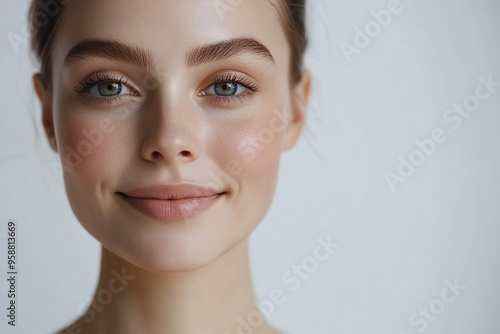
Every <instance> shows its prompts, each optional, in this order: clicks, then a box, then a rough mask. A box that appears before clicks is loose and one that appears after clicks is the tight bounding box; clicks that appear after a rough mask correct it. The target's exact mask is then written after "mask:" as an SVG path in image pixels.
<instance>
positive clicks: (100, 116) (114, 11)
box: [36, 0, 308, 271]
mask: <svg viewBox="0 0 500 334" xmlns="http://www.w3.org/2000/svg"><path fill="white" fill-rule="evenodd" d="M271 2H272V1H269V0H259V1H220V0H217V1H215V0H214V1H207V0H183V1H164V0H148V1H131V0H129V1H123V0H109V1H106V2H102V1H70V2H68V4H67V5H65V6H67V7H66V8H65V9H64V11H63V16H62V21H61V26H59V27H58V33H57V37H56V39H55V41H54V48H53V52H52V67H53V72H52V73H53V84H52V89H53V91H51V92H48V94H43V93H42V92H41V91H40V85H39V83H36V85H37V92H38V93H39V95H40V98H41V99H42V105H43V119H44V126H45V128H46V131H47V134H48V137H49V142H50V143H51V145H52V147H53V148H54V149H55V150H57V151H58V152H59V154H60V157H61V162H62V164H63V169H64V181H65V187H66V192H67V195H68V199H69V202H70V205H71V207H72V209H73V211H74V213H75V215H76V217H77V218H78V220H79V221H80V222H81V224H82V225H83V226H84V228H85V229H86V230H87V231H88V232H89V233H90V234H91V235H93V236H94V237H95V238H96V239H97V240H99V241H100V242H101V243H102V244H103V246H104V247H106V248H108V249H109V250H111V251H112V252H114V253H116V254H118V255H119V256H121V257H122V258H124V259H126V260H128V261H129V262H131V263H133V264H135V265H137V266H139V267H142V268H145V269H148V270H152V271H185V270H191V269H196V268H199V267H202V266H204V265H206V264H208V263H210V262H211V261H213V260H214V259H216V258H218V257H219V256H221V255H222V254H224V253H225V252H227V251H228V250H230V249H231V248H232V247H234V246H235V245H237V244H238V243H239V242H241V241H242V240H243V239H245V238H246V237H247V236H248V235H249V234H250V233H251V232H252V231H253V230H254V228H255V227H256V226H257V224H258V223H259V222H260V221H261V220H262V218H263V217H264V215H265V214H266V212H267V211H268V209H269V206H270V204H271V202H272V198H273V195H274V191H275V187H276V181H277V173H278V167H279V162H280V156H281V152H283V151H285V150H287V149H290V148H291V147H293V146H294V144H295V142H296V140H297V138H298V137H299V134H300V132H301V128H302V125H303V111H304V107H303V105H304V103H301V102H297V103H296V100H295V98H294V97H297V101H302V102H303V101H304V96H305V95H307V94H305V93H304V92H306V91H307V90H308V89H306V88H304V87H305V85H304V84H299V85H297V86H295V87H294V88H292V89H291V88H290V86H289V61H290V60H289V57H290V51H289V45H288V43H287V40H286V37H285V34H284V32H283V28H282V26H281V21H280V20H279V17H278V13H277V12H276V9H275V7H274V6H273V5H272V4H271ZM274 4H276V2H274ZM89 40H98V41H93V42H92V43H83V44H80V43H81V42H83V41H89ZM75 46H76V47H75ZM42 94H43V95H42ZM301 94H302V95H301ZM301 96H302V100H301ZM181 182H187V183H191V184H197V185H201V186H205V187H209V188H210V189H212V190H213V191H214V192H216V193H218V194H220V195H217V196H215V197H211V198H210V199H209V200H208V199H202V200H199V201H195V202H189V201H187V204H186V203H184V204H182V203H181V202H180V201H179V202H177V204H174V205H173V206H174V209H173V212H174V213H175V214H173V213H172V211H169V209H168V208H169V207H170V206H169V205H171V203H172V202H171V203H170V204H168V203H167V201H166V199H163V200H151V199H149V200H148V199H138V197H147V196H139V195H137V196H136V198H133V199H132V200H130V198H132V197H133V196H128V195H132V194H133V192H132V190H134V189H137V188H142V187H149V186H155V185H169V184H174V183H181ZM127 194H128V195H127ZM205 202H209V203H210V204H211V205H210V206H208V207H204V208H205V210H195V211H189V210H190V209H192V207H193V206H196V204H200V203H202V204H203V203H205ZM202 206H203V205H202ZM141 208H142V209H141ZM148 212H149V214H148ZM151 212H152V213H151ZM193 212H195V213H196V214H195V213H193ZM187 214H189V216H188V215H187ZM162 217H163V218H162Z"/></svg>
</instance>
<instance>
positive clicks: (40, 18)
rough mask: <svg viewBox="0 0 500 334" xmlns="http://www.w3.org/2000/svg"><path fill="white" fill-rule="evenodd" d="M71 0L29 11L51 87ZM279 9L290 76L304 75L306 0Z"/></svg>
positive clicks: (41, 2)
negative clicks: (56, 44) (55, 48)
mask: <svg viewBox="0 0 500 334" xmlns="http://www.w3.org/2000/svg"><path fill="white" fill-rule="evenodd" d="M69 1H70V0H49V1H47V0H33V1H32V2H31V5H30V8H29V12H28V22H29V31H30V47H31V51H32V52H33V53H34V55H35V56H36V59H37V61H38V62H39V63H40V75H41V78H42V82H43V84H44V86H45V87H46V88H47V87H48V86H50V85H51V83H52V76H51V73H52V69H51V57H50V56H51V51H52V44H53V43H52V42H53V39H54V36H55V33H56V31H57V27H58V25H59V23H60V21H61V20H60V17H61V12H62V9H63V6H64V4H65V3H67V2H69ZM278 6H279V7H280V8H277V11H278V13H279V15H280V17H281V20H282V25H283V27H284V31H285V35H286V37H287V40H288V44H289V45H290V49H291V58H290V75H291V76H290V79H291V83H292V84H293V83H298V82H299V81H300V79H301V72H302V62H303V55H304V52H305V50H306V47H307V36H306V28H305V0H279V5H278Z"/></svg>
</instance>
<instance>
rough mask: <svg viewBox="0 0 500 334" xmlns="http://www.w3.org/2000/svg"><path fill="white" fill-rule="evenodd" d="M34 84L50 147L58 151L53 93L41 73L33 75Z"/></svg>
mask: <svg viewBox="0 0 500 334" xmlns="http://www.w3.org/2000/svg"><path fill="white" fill-rule="evenodd" d="M33 85H34V87H35V92H36V94H37V95H38V99H39V100H40V103H41V105H42V124H43V128H44V129H45V135H46V136H47V139H48V141H49V145H50V147H51V148H52V149H53V150H54V151H55V152H58V150H57V141H56V133H55V130H54V117H53V113H52V93H51V92H50V91H49V90H47V89H46V87H45V86H44V84H43V80H42V76H41V74H40V73H36V74H34V75H33Z"/></svg>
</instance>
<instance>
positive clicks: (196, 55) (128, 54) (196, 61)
mask: <svg viewBox="0 0 500 334" xmlns="http://www.w3.org/2000/svg"><path fill="white" fill-rule="evenodd" d="M245 53H247V54H254V55H257V56H259V57H261V58H263V59H264V60H266V61H268V62H270V63H272V64H274V63H275V61H274V57H273V56H272V54H271V52H270V51H269V49H268V48H267V47H265V46H264V45H263V44H261V43H259V42H258V41H257V40H255V39H253V38H232V39H228V40H223V41H220V42H216V43H211V44H205V45H202V46H198V47H195V48H192V49H190V50H189V51H188V52H187V54H186V57H185V65H186V66H187V67H188V68H191V67H195V66H199V65H201V64H204V63H208V62H215V61H220V60H225V59H228V58H231V57H234V56H237V55H241V54H245ZM93 57H100V58H107V59H111V60H119V61H123V62H126V63H131V64H134V65H137V66H139V67H142V68H144V69H146V70H148V71H154V69H155V66H154V60H153V58H154V57H153V54H152V53H151V52H150V51H147V50H144V49H142V48H140V47H136V46H132V45H129V44H126V43H123V42H120V41H116V40H110V39H86V40H83V41H81V42H79V43H77V44H76V45H75V46H73V47H72V48H71V49H70V50H69V52H68V54H67V55H66V57H65V58H64V62H63V64H64V66H69V65H71V64H73V63H75V62H78V61H83V60H86V59H89V58H93Z"/></svg>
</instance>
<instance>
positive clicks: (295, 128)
mask: <svg viewBox="0 0 500 334" xmlns="http://www.w3.org/2000/svg"><path fill="white" fill-rule="evenodd" d="M311 81H312V78H311V73H310V72H309V71H308V70H302V77H301V79H300V81H299V82H298V83H297V84H296V85H295V87H294V88H293V92H292V115H291V118H290V121H289V122H288V127H287V129H286V133H285V140H284V143H283V149H282V151H283V152H284V151H288V150H290V149H291V148H293V147H294V146H295V144H296V143H297V140H298V139H299V137H300V134H301V132H302V128H303V127H304V124H305V121H306V113H307V103H308V101H309V95H310V92H311Z"/></svg>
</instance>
